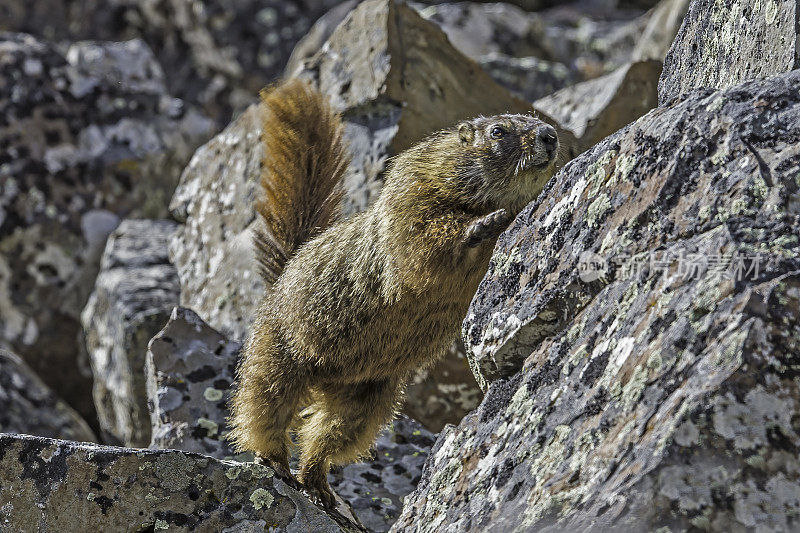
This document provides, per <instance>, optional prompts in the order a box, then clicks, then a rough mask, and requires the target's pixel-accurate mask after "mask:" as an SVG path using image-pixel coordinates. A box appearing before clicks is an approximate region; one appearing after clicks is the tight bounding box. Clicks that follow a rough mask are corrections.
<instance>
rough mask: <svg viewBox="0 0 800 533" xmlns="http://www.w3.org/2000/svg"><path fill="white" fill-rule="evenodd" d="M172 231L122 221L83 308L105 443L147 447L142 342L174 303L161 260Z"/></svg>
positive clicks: (174, 285) (174, 290)
mask: <svg viewBox="0 0 800 533" xmlns="http://www.w3.org/2000/svg"><path fill="white" fill-rule="evenodd" d="M175 227H176V224H175V223H174V222H171V221H167V220H125V221H123V222H122V224H120V225H119V227H118V228H117V229H116V230H114V232H113V233H112V234H111V236H110V237H109V238H108V243H107V245H106V249H105V252H104V253H103V258H102V261H101V263H100V274H99V275H98V276H97V281H96V283H95V289H94V292H93V293H92V295H91V297H90V298H89V302H88V303H87V304H86V308H85V309H84V310H83V315H82V321H83V328H84V332H85V335H86V347H87V349H88V351H89V356H90V358H91V364H92V372H93V374H94V390H93V396H94V402H95V406H96V408H97V416H98V419H99V421H100V429H101V431H102V433H103V437H104V439H105V440H106V441H110V442H120V443H123V444H125V445H128V446H138V447H142V446H147V445H148V444H149V443H150V417H149V414H148V409H147V395H146V392H145V376H144V362H145V354H146V353H147V344H148V342H149V341H150V339H151V338H152V337H153V335H155V334H156V333H157V332H158V330H160V329H161V328H162V327H163V326H164V324H165V323H166V322H167V319H168V318H169V316H170V312H171V311H172V308H173V307H174V306H175V305H177V303H178V294H179V291H180V287H179V285H178V276H177V273H176V272H175V268H173V266H172V265H171V264H170V263H169V258H168V257H167V242H168V240H169V238H170V235H171V234H172V232H173V231H174V230H175Z"/></svg>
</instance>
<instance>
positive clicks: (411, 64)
mask: <svg viewBox="0 0 800 533" xmlns="http://www.w3.org/2000/svg"><path fill="white" fill-rule="evenodd" d="M298 75H299V76H300V77H303V78H307V79H310V80H312V81H313V82H315V83H316V84H318V86H319V87H320V89H321V90H322V91H323V92H324V93H325V94H327V95H328V96H329V97H330V99H331V102H332V104H333V106H334V108H336V109H337V110H338V111H341V112H342V113H343V114H344V116H345V118H346V119H347V120H348V122H350V123H352V122H356V123H357V124H360V125H363V124H365V123H367V124H369V122H367V121H375V120H376V118H377V117H383V121H382V122H381V130H384V131H385V130H386V129H387V128H388V124H393V125H394V129H395V131H393V132H387V133H389V135H388V139H386V140H388V141H389V142H386V143H385V146H386V147H387V148H385V151H387V152H388V153H389V154H395V153H398V152H400V151H402V150H405V149H406V148H408V147H410V146H411V145H413V144H414V143H416V142H418V141H419V140H421V139H422V138H423V137H424V136H426V135H428V134H430V133H431V132H433V131H436V130H439V129H442V128H447V127H451V126H452V125H453V124H455V123H456V122H458V121H459V120H462V119H465V118H471V117H474V116H477V115H479V114H484V115H492V114H496V113H505V112H520V113H526V112H529V111H530V110H531V106H530V104H528V103H527V102H525V101H523V100H521V99H519V98H516V97H514V96H513V95H512V94H511V93H509V92H508V91H507V90H505V89H503V88H502V87H501V86H499V85H498V84H497V83H495V82H494V81H493V80H492V79H491V78H490V77H489V76H488V75H487V74H486V73H485V72H483V71H482V70H480V69H478V68H476V66H475V63H474V62H472V61H470V60H469V59H468V58H467V57H465V56H464V55H463V54H461V53H460V52H459V51H458V50H457V49H456V48H455V47H454V46H453V45H451V44H450V42H449V41H448V38H447V36H446V35H445V34H444V33H443V32H442V31H441V30H440V29H439V28H437V27H436V26H435V25H434V24H432V23H431V22H428V21H426V20H424V19H423V18H422V17H420V16H419V15H418V14H417V12H416V11H414V10H413V9H411V8H410V7H408V6H407V5H405V4H403V3H398V2H395V1H394V0H368V1H366V2H362V3H361V4H359V6H358V7H357V8H356V9H355V10H353V11H352V12H350V13H349V14H348V15H347V17H346V18H345V20H344V21H343V22H342V23H341V24H340V25H339V27H338V28H336V30H335V31H334V32H333V34H332V35H331V37H330V39H328V41H327V43H326V44H325V46H324V47H323V48H322V49H321V50H320V51H319V52H318V53H317V54H315V55H314V56H313V57H312V58H310V59H309V60H307V61H306V62H305V63H304V70H303V71H301V72H299V73H298ZM464 87H470V91H468V92H466V91H464ZM543 119H544V120H547V121H551V122H552V120H551V119H550V118H549V117H546V116H543ZM387 122H388V124H387ZM553 123H554V124H555V122H553ZM555 125H556V126H558V124H555ZM559 129H561V128H560V127H559ZM560 133H563V134H562V141H563V143H564V145H565V146H570V144H571V141H572V139H571V137H570V136H569V133H568V132H563V130H562V131H561V132H560ZM350 135H352V133H350ZM356 154H357V157H356V158H355V160H354V164H353V165H351V166H354V167H355V166H359V165H360V163H359V160H358V155H360V154H359V153H358V152H357V151H356ZM362 166H363V165H362ZM382 166H383V165H380V166H379V167H377V168H382ZM369 180H370V177H368V178H367V181H369ZM359 207H360V206H359Z"/></svg>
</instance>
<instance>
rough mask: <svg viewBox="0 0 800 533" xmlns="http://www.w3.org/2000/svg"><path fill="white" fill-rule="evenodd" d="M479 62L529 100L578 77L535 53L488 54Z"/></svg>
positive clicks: (553, 90) (488, 71) (554, 89)
mask: <svg viewBox="0 0 800 533" xmlns="http://www.w3.org/2000/svg"><path fill="white" fill-rule="evenodd" d="M478 63H479V64H480V66H481V67H482V68H483V69H484V70H485V71H486V72H487V73H489V75H490V76H491V77H492V78H493V79H494V80H495V81H496V82H497V83H499V84H500V85H502V86H503V87H505V88H506V89H508V90H509V91H511V92H512V93H514V94H515V95H517V96H519V97H520V98H522V99H524V100H526V101H528V102H533V101H534V100H538V99H539V98H542V97H544V96H547V95H549V94H552V93H554V92H556V91H557V90H559V89H562V88H564V87H566V86H568V85H572V84H574V83H576V82H578V81H580V79H579V78H578V75H577V73H576V72H575V71H573V70H570V69H568V68H567V67H566V66H565V65H563V64H561V63H554V62H552V61H545V60H543V59H538V58H535V57H521V58H514V57H508V56H504V55H500V54H489V55H486V56H483V57H481V58H480V59H478ZM543 111H544V110H543Z"/></svg>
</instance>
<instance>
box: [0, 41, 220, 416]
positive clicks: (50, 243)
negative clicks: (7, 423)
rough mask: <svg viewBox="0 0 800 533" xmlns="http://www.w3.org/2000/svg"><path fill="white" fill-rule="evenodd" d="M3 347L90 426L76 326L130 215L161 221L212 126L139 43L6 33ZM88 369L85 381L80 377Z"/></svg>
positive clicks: (0, 44) (0, 245)
mask: <svg viewBox="0 0 800 533" xmlns="http://www.w3.org/2000/svg"><path fill="white" fill-rule="evenodd" d="M0 117H2V118H0V148H1V151H2V155H1V156H0V344H3V345H5V346H6V347H8V348H9V349H11V350H12V351H14V352H15V353H17V354H18V355H20V356H21V357H22V358H23V359H25V360H26V362H27V363H28V364H29V365H30V366H31V367H32V368H33V369H34V371H35V372H36V373H37V374H39V376H41V378H42V379H43V380H44V382H45V383H47V384H48V385H49V386H50V387H51V388H53V390H54V391H55V392H56V393H57V394H59V396H61V397H62V398H63V399H64V400H66V401H67V402H68V403H69V404H70V405H72V406H73V407H75V408H76V409H77V410H78V411H79V412H80V413H81V414H82V415H83V416H84V417H85V418H87V420H90V419H92V418H93V417H94V413H93V410H94V409H93V406H92V402H91V396H90V394H89V391H90V390H91V380H90V377H89V376H90V372H89V369H88V364H85V363H84V364H82V363H81V362H80V361H79V352H80V344H82V343H81V342H79V333H80V323H79V315H80V312H81V309H83V307H84V305H85V304H86V301H87V299H88V297H89V293H90V292H91V290H92V287H93V286H94V278H95V276H96V274H97V269H98V266H99V259H100V254H101V252H102V250H103V243H104V242H105V238H106V237H107V235H108V233H110V232H111V230H113V229H114V227H115V226H116V224H118V221H119V218H120V217H121V216H124V215H127V214H134V215H135V214H137V213H138V214H140V215H147V216H158V215H159V214H160V215H164V214H165V212H166V200H165V198H167V197H169V195H170V194H171V192H172V188H173V187H174V184H175V183H176V182H177V176H178V168H179V167H181V166H183V162H184V161H186V160H187V159H188V155H189V154H190V153H191V150H193V149H194V147H195V146H196V144H197V143H199V142H200V141H201V140H202V139H204V138H205V137H206V136H207V135H208V134H209V132H210V128H211V125H212V124H211V122H210V121H209V120H208V119H206V118H204V117H203V116H202V115H200V114H198V113H197V112H196V111H193V110H191V109H189V108H185V107H183V105H182V102H181V101H180V100H176V99H175V98H173V97H172V96H171V95H170V94H169V93H168V92H167V90H166V88H165V87H164V77H163V72H162V71H161V69H160V67H158V64H157V63H156V61H155V59H154V57H153V54H152V53H151V52H150V50H149V49H148V48H147V47H146V46H145V45H144V44H143V43H142V42H141V41H128V42H124V43H97V42H83V43H73V44H71V45H68V47H67V52H66V54H65V55H62V54H61V53H60V52H59V51H58V50H56V48H54V47H52V46H50V45H48V44H46V43H44V42H41V41H39V40H37V39H35V38H33V37H31V36H29V35H24V34H8V33H5V34H0ZM81 365H82V366H83V367H84V369H85V372H82V371H81V370H80V368H81Z"/></svg>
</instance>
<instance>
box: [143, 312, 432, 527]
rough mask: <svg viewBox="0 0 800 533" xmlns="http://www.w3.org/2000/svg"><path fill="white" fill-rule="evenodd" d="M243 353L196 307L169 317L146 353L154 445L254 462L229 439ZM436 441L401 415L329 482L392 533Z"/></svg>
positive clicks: (363, 515) (369, 520) (370, 522)
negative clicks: (358, 459)
mask: <svg viewBox="0 0 800 533" xmlns="http://www.w3.org/2000/svg"><path fill="white" fill-rule="evenodd" d="M239 348H240V344H239V343H238V342H236V341H232V340H228V339H226V338H225V337H224V336H223V335H221V334H220V333H219V332H217V331H215V330H214V329H212V328H211V327H209V326H208V324H206V323H205V322H203V321H202V319H201V318H200V317H199V316H197V314H195V313H194V312H192V311H191V310H189V309H185V308H176V309H175V310H174V311H173V312H172V316H171V317H170V321H169V323H168V324H167V325H166V326H165V327H164V329H163V330H161V331H160V332H159V333H158V335H156V336H155V337H154V338H153V340H152V341H151V342H150V348H149V350H148V353H147V364H146V370H145V373H146V375H147V393H148V405H149V407H150V409H151V413H150V414H151V418H152V423H153V432H152V434H153V440H152V443H151V447H154V448H173V449H178V450H184V451H193V452H201V453H204V454H206V455H210V456H212V457H216V458H219V459H236V460H240V461H241V460H251V459H252V455H251V454H249V453H244V454H235V453H234V451H233V450H232V449H231V448H230V446H229V445H228V443H227V441H225V436H226V435H227V433H228V426H227V418H228V415H229V412H228V405H227V402H228V400H229V398H230V393H231V390H232V388H231V385H232V384H233V379H234V376H235V369H236V363H237V360H238V352H239ZM433 441H434V435H433V434H432V433H430V432H429V431H428V430H426V429H425V428H424V427H422V426H421V425H420V424H419V423H418V422H416V421H414V420H411V419H409V418H407V417H405V416H401V417H400V418H399V419H397V420H395V421H394V422H393V423H392V424H391V426H390V427H389V428H386V429H385V430H384V431H382V432H381V434H380V435H379V437H378V439H377V442H376V443H375V445H374V447H373V454H372V457H371V458H368V459H365V460H364V461H363V462H359V463H354V464H350V465H347V466H345V467H343V468H339V469H336V470H334V471H333V472H332V473H331V474H330V475H329V477H328V479H329V481H330V483H331V486H333V488H334V489H335V490H336V492H337V493H338V495H339V496H340V497H341V498H342V499H343V500H345V501H346V502H348V503H349V504H350V505H351V506H352V511H353V512H354V513H355V516H356V517H357V518H358V519H359V520H360V521H361V522H362V523H363V524H364V525H365V526H367V527H368V528H369V529H370V530H371V531H387V530H388V529H389V527H391V525H392V523H393V522H394V521H395V520H396V519H397V517H398V516H399V514H400V509H401V508H402V502H403V497H404V496H406V495H407V494H409V493H410V492H411V491H412V490H414V487H416V484H417V482H418V481H419V478H420V475H421V473H422V465H423V463H424V462H425V458H426V457H427V453H428V450H430V447H431V445H432V444H433ZM292 462H293V463H295V462H296V460H293V461H292Z"/></svg>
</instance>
